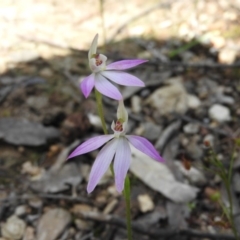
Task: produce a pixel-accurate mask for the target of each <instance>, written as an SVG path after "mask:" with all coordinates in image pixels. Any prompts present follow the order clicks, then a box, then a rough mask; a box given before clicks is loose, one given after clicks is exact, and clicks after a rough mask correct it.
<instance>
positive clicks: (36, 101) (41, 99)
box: [27, 96, 48, 110]
mask: <svg viewBox="0 0 240 240" xmlns="http://www.w3.org/2000/svg"><path fill="white" fill-rule="evenodd" d="M27 105H28V106H29V107H31V108H34V109H38V110H39V109H42V108H44V107H46V106H47V105H48V98H47V97H45V96H37V97H35V96H31V97H29V98H28V99H27Z"/></svg>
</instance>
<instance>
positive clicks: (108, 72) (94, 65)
mask: <svg viewBox="0 0 240 240" xmlns="http://www.w3.org/2000/svg"><path fill="white" fill-rule="evenodd" d="M97 41H98V34H97V35H96V36H95V37H94V39H93V42H92V45H91V48H90V50H89V52H88V60H89V67H90V69H91V70H92V74H91V75H89V76H88V77H86V78H84V79H83V80H82V82H81V89H82V92H83V94H84V96H85V97H86V98H87V97H88V96H89V94H90V93H91V91H92V89H93V87H94V86H95V87H96V89H97V90H98V91H99V92H100V93H102V94H103V95H105V96H108V97H110V98H113V99H116V100H121V99H122V95H121V93H120V92H119V90H118V89H117V88H116V87H115V86H114V85H113V84H112V83H111V82H110V81H108V80H111V81H112V82H115V83H117V84H120V85H124V86H139V87H144V86H145V84H144V82H142V81H141V80H140V79H138V78H137V77H135V76H133V75H130V74H128V73H125V72H121V71H120V70H124V69H129V68H132V67H135V66H137V65H139V64H141V63H144V62H147V61H146V60H142V59H133V60H122V61H118V62H113V63H111V64H109V65H107V66H106V61H107V57H106V56H104V55H103V54H98V53H97Z"/></svg>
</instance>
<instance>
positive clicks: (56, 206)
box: [0, 0, 240, 240]
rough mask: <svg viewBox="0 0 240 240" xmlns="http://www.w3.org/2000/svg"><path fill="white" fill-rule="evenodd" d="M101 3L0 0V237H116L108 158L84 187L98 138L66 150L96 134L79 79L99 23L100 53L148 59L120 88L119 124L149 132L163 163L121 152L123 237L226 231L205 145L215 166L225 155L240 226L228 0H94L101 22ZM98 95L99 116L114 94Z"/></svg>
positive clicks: (111, 113)
mask: <svg viewBox="0 0 240 240" xmlns="http://www.w3.org/2000/svg"><path fill="white" fill-rule="evenodd" d="M93 5H94V7H93ZM95 5H96V6H95ZM100 8H101V6H100V2H98V1H80V0H79V1H77V0H69V1H67V2H64V1H45V0H44V1H37V0H35V1H34V0H32V1H30V0H23V1H10V0H2V1H1V3H0V18H1V21H0V36H1V41H0V46H1V47H0V53H1V60H0V72H1V75H0V105H1V106H0V203H1V204H0V221H1V233H0V236H1V237H0V239H1V240H7V239H16V240H17V239H24V240H35V239H36V240H53V239H61V240H65V239H79V240H80V239H81V240H87V239H109V240H111V239H113V240H123V239H126V231H125V225H124V224H125V222H124V217H125V202H124V199H123V197H122V195H120V194H118V193H117V192H116V189H115V187H114V181H113V178H112V176H111V172H109V173H107V174H106V175H105V177H104V178H103V180H102V181H101V183H100V184H99V186H98V187H97V188H96V189H95V190H94V192H93V193H92V194H90V195H88V194H87V192H86V184H87V182H88V176H89V171H90V168H91V165H92V163H93V161H94V159H95V157H96V155H97V151H95V152H92V153H90V154H86V155H83V156H80V157H77V158H74V159H72V160H70V161H68V162H66V158H67V156H68V155H69V153H70V152H71V151H72V150H73V149H74V148H75V147H76V146H77V145H79V144H80V143H81V142H83V141H84V140H86V139H88V138H89V137H91V136H94V135H100V134H102V130H101V124H100V119H99V117H98V116H97V111H96V102H95V98H94V95H91V96H90V97H89V98H88V99H85V98H84V97H83V95H82V93H81V92H80V90H79V87H78V85H79V82H80V81H81V79H82V78H83V77H85V76H86V75H88V74H89V73H90V70H89V68H88V60H87V51H88V47H89V45H90V43H91V41H92V38H93V37H94V35H95V34H96V33H97V32H98V33H99V34H100V37H101V38H100V44H99V45H102V46H101V47H100V48H99V52H103V53H104V54H106V55H107V56H108V59H109V62H112V61H116V60H119V59H129V58H145V59H149V62H148V63H146V64H143V65H141V66H139V67H138V68H136V69H133V70H130V72H131V73H132V74H134V75H136V76H138V77H139V78H141V79H142V80H143V81H144V82H145V84H146V87H145V88H121V91H122V93H123V96H124V99H125V104H126V107H127V109H128V112H129V131H128V132H129V133H132V134H137V135H141V136H144V137H146V138H147V139H149V141H151V142H152V143H153V144H154V145H155V147H156V149H157V150H158V151H159V152H160V153H161V155H162V156H163V157H164V159H166V163H165V164H157V163H156V162H154V161H152V160H149V159H148V158H146V157H145V156H143V155H141V154H139V152H136V151H133V153H132V164H131V168H130V179H131V184H132V185H131V186H132V189H131V190H132V192H131V200H132V218H133V229H134V239H139V240H141V239H144V240H145V239H146V240H147V239H178V240H181V239H184V240H185V239H193V240H194V239H234V238H233V236H232V235H231V234H232V232H231V228H230V226H229V223H228V221H227V220H226V217H224V214H223V210H222V208H221V206H220V202H222V203H224V204H226V205H227V204H228V203H229V202H228V198H227V194H226V190H225V188H224V185H223V184H222V180H221V178H220V177H219V175H218V172H216V170H215V169H214V168H213V166H212V165H211V163H210V162H209V159H210V158H209V156H210V155H209V150H210V149H213V150H214V152H215V153H216V156H217V157H218V159H219V160H220V161H221V162H222V164H223V166H224V167H225V169H229V164H230V160H231V158H232V156H233V159H234V164H233V174H232V179H231V196H232V198H233V209H234V214H235V222H236V225H237V226H239V224H238V223H239V220H240V218H239V211H240V205H239V193H240V188H239V179H240V171H239V166H240V154H239V145H240V141H239V139H240V128H239V126H240V124H239V123H240V122H239V117H240V80H239V79H240V72H239V67H240V61H239V47H240V45H239V40H240V38H239V36H240V29H239V23H240V12H239V11H240V2H239V1H237V0H231V1H230V0H229V1H225V0H218V1H217V0H212V1H210V0H209V1H203V0H202V1H201V0H199V1H190V0H185V1H183V0H182V1H181V0H179V1H170V0H169V1H161V2H160V3H159V2H157V1H154V0H152V1H147V3H146V1H141V0H139V1H137V0H133V1H128V2H127V1H124V4H122V5H121V4H120V3H117V4H116V2H115V1H111V0H106V1H104V2H103V11H102V13H103V15H104V23H102V18H101V11H100ZM79 9H81V11H80V10H79ZM102 29H104V31H103V30H102ZM104 32H105V35H106V38H105V42H106V45H105V46H103V43H104ZM103 102H104V110H105V116H106V121H107V123H108V126H109V128H110V124H111V122H112V121H113V120H116V115H115V114H116V107H117V105H116V103H115V102H113V101H111V100H109V99H107V98H104V99H103ZM209 145H210V146H211V147H210V148H209ZM239 231H240V230H239Z"/></svg>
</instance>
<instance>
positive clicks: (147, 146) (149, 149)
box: [126, 135, 164, 162]
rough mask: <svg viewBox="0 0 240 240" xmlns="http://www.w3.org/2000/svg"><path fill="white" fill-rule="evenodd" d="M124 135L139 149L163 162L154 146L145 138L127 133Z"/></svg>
mask: <svg viewBox="0 0 240 240" xmlns="http://www.w3.org/2000/svg"><path fill="white" fill-rule="evenodd" d="M126 137H127V139H128V140H129V142H130V143H131V144H132V145H133V146H134V147H135V148H137V149H138V150H139V151H141V152H143V153H145V154H146V155H148V156H149V157H151V158H153V159H155V160H157V161H159V162H164V159H163V158H162V157H161V156H160V155H159V153H158V152H157V150H156V149H155V148H154V146H153V145H152V144H151V143H150V142H149V141H148V140H147V139H146V138H143V137H139V136H133V135H128V136H126Z"/></svg>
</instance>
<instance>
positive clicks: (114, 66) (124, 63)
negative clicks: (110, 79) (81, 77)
mask: <svg viewBox="0 0 240 240" xmlns="http://www.w3.org/2000/svg"><path fill="white" fill-rule="evenodd" d="M145 62H147V60H143V59H132V60H121V61H117V62H113V63H110V64H109V65H107V67H106V69H107V70H125V69H129V68H133V67H136V66H138V65H139V64H142V63H145Z"/></svg>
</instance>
